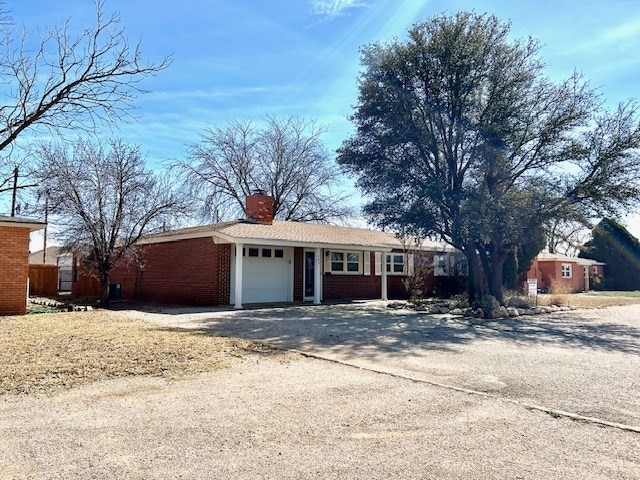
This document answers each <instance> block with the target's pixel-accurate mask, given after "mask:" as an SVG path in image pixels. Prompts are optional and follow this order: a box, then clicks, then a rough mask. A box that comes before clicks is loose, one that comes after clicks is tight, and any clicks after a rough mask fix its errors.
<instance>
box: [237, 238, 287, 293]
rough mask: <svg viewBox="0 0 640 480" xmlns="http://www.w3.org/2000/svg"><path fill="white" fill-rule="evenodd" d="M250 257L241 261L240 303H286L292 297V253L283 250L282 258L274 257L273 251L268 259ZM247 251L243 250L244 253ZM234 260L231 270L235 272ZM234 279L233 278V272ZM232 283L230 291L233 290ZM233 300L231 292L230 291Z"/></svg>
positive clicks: (261, 249)
mask: <svg viewBox="0 0 640 480" xmlns="http://www.w3.org/2000/svg"><path fill="white" fill-rule="evenodd" d="M264 248H267V247H260V252H261V256H259V257H250V256H247V255H245V256H244V258H243V260H242V272H243V274H242V283H243V288H242V303H264V302H287V301H291V299H292V298H291V296H292V289H293V287H292V272H291V270H292V262H291V258H292V253H291V251H290V250H289V249H284V250H285V252H284V257H283V258H278V257H275V255H274V252H273V250H272V251H271V256H270V257H263V256H262V254H263V249H264ZM247 251H248V249H247V248H245V252H247ZM234 263H235V259H234V262H232V269H233V270H235V266H234ZM233 273H234V275H233V276H234V277H235V272H233ZM233 285H234V284H233V283H232V290H233ZM232 298H233V291H232Z"/></svg>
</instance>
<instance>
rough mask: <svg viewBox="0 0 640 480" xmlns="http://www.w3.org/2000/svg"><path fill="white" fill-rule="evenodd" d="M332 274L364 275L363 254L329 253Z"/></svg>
mask: <svg viewBox="0 0 640 480" xmlns="http://www.w3.org/2000/svg"><path fill="white" fill-rule="evenodd" d="M329 258H330V269H329V271H330V272H331V273H337V274H340V273H342V274H358V273H362V254H361V252H340V251H338V252H335V251H332V252H329Z"/></svg>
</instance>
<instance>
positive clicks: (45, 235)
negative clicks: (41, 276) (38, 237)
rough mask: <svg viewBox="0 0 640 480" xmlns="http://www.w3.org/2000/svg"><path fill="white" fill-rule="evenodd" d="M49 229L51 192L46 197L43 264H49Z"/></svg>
mask: <svg viewBox="0 0 640 480" xmlns="http://www.w3.org/2000/svg"><path fill="white" fill-rule="evenodd" d="M48 227H49V191H48V190H47V192H46V193H45V197H44V247H43V249H42V264H43V265H46V264H47V228H48Z"/></svg>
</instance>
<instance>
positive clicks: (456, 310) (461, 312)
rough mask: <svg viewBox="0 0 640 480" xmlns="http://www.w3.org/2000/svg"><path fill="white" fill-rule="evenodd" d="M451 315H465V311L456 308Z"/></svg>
mask: <svg viewBox="0 0 640 480" xmlns="http://www.w3.org/2000/svg"><path fill="white" fill-rule="evenodd" d="M449 313H450V314H451V315H463V314H464V313H463V311H462V309H461V308H454V309H453V310H451V311H450V312H449Z"/></svg>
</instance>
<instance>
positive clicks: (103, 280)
mask: <svg viewBox="0 0 640 480" xmlns="http://www.w3.org/2000/svg"><path fill="white" fill-rule="evenodd" d="M100 286H101V287H102V296H101V297H100V306H101V307H103V308H109V271H108V270H102V271H101V272H100Z"/></svg>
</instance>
